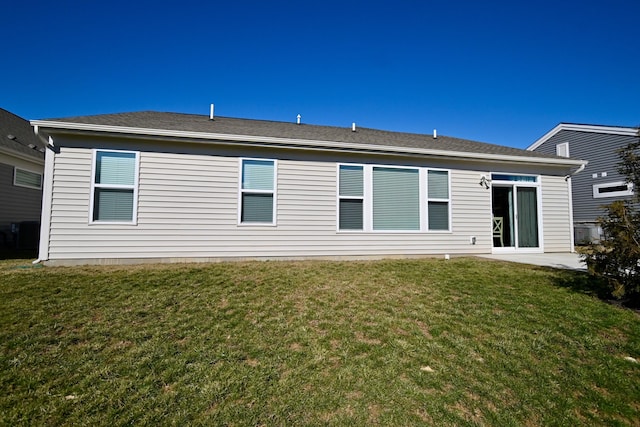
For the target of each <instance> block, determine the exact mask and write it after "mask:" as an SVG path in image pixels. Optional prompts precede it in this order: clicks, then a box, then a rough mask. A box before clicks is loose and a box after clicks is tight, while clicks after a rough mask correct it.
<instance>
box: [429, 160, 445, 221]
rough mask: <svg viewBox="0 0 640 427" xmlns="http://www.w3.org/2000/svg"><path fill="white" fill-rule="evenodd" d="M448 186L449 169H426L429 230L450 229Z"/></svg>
mask: <svg viewBox="0 0 640 427" xmlns="http://www.w3.org/2000/svg"><path fill="white" fill-rule="evenodd" d="M449 187H450V183H449V171H447V170H437V169H429V170H428V171H427V217H428V222H427V228H428V229H429V231H449V230H450V229H451V226H450V225H451V219H450V218H451V216H450V215H451V209H450V205H451V192H450V191H449Z"/></svg>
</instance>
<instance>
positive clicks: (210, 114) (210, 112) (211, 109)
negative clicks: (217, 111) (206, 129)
mask: <svg viewBox="0 0 640 427" xmlns="http://www.w3.org/2000/svg"><path fill="white" fill-rule="evenodd" d="M213 108H214V105H213V104H211V108H210V109H209V120H213Z"/></svg>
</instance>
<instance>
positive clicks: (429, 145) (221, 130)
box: [44, 111, 557, 158]
mask: <svg viewBox="0 0 640 427" xmlns="http://www.w3.org/2000/svg"><path fill="white" fill-rule="evenodd" d="M44 121H46V122H63V123H80V124H89V125H101V126H118V127H130V128H144V129H150V130H151V129H161V130H173V131H186V132H202V133H209V134H228V135H247V136H257V137H273V138H289V139H301V140H311V141H331V142H344V143H355V144H358V143H361V144H367V145H381V146H391V147H407V148H421V149H432V150H446V151H453V152H463V153H482V154H496V155H508V156H520V157H531V158H533V157H536V158H540V157H549V158H557V157H556V156H547V155H543V154H540V153H533V152H530V151H526V150H521V149H517V148H512V147H505V146H502V145H495V144H487V143H483V142H477V141H471V140H466V139H460V138H453V137H449V136H442V135H438V137H437V138H433V136H432V135H424V134H415V133H404V132H391V131H384V130H377V129H369V128H362V127H358V128H357V130H356V132H353V131H352V130H351V127H344V128H342V127H336V126H319V125H310V124H296V123H293V122H292V123H288V122H276V121H267V120H253V119H238V118H230V117H220V116H216V117H215V119H214V120H210V119H209V116H206V115H196V114H182V113H164V112H157V111H140V112H131V113H116V114H100V115H93V116H81V117H67V118H61V119H47V120H44ZM150 133H151V134H152V132H150Z"/></svg>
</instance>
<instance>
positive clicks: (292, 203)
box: [31, 112, 584, 264]
mask: <svg viewBox="0 0 640 427" xmlns="http://www.w3.org/2000/svg"><path fill="white" fill-rule="evenodd" d="M31 123H32V125H33V126H34V128H35V131H36V133H37V134H38V135H40V137H41V138H42V140H44V141H48V142H49V149H47V153H46V165H45V180H44V200H43V216H42V233H41V243H40V258H41V260H42V261H48V263H49V264H77V263H131V262H144V261H189V260H193V261H209V260H221V259H244V258H252V259H297V258H311V257H320V258H332V259H342V258H358V257H364V258H380V257H411V256H424V255H438V254H440V255H444V254H488V253H492V252H569V251H572V250H573V245H572V234H571V232H570V231H569V230H570V229H571V218H570V215H569V213H570V206H569V187H568V185H567V181H566V179H565V178H566V177H567V176H568V175H570V174H571V173H572V172H574V171H576V170H577V169H579V168H580V167H581V166H582V165H583V164H584V162H582V161H580V160H574V159H567V158H563V157H558V156H555V155H543V154H538V153H532V152H530V151H526V150H519V149H515V148H509V147H503V146H497V145H491V144H484V143H479V142H474V141H468V140H463V139H457V138H450V137H445V136H438V137H437V138H436V137H435V131H434V136H431V135H418V134H409V133H399V132H387V131H381V130H375V129H365V128H356V126H355V124H354V125H353V127H347V128H340V127H330V126H315V125H308V124H296V123H283V122H271V121H259V120H246V119H235V118H226V117H216V118H215V119H212V118H210V117H208V116H201V115H190V114H175V113H159V112H135V113H121V114H106V115H96V116H86V117H72V118H65V119H51V120H35V121H32V122H31ZM497 219H501V220H502V221H500V222H501V227H498V228H499V230H496V231H495V233H494V228H496V227H495V225H496V220H497Z"/></svg>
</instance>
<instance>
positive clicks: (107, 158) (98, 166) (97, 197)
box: [90, 150, 138, 224]
mask: <svg viewBox="0 0 640 427" xmlns="http://www.w3.org/2000/svg"><path fill="white" fill-rule="evenodd" d="M137 193H138V153H137V152H132V151H110V150H96V151H95V152H94V162H93V180H92V189H91V213H90V222H101V223H129V224H134V223H135V222H136V210H137V202H136V201H137V200H138V194H137Z"/></svg>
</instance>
